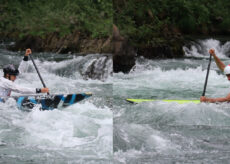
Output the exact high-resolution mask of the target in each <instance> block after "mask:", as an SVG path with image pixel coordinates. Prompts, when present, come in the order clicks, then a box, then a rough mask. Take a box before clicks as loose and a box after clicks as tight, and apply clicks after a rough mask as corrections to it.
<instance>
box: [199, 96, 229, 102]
mask: <svg viewBox="0 0 230 164" xmlns="http://www.w3.org/2000/svg"><path fill="white" fill-rule="evenodd" d="M200 102H209V103H215V102H230V94H228V95H227V96H226V97H219V98H208V97H205V96H201V97H200Z"/></svg>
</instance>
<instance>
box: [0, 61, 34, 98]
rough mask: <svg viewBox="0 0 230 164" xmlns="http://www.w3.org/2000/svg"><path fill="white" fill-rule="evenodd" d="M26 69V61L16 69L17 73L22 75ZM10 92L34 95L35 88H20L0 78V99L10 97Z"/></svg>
mask: <svg viewBox="0 0 230 164" xmlns="http://www.w3.org/2000/svg"><path fill="white" fill-rule="evenodd" d="M27 69H28V61H24V60H22V62H21V63H20V65H19V67H18V70H19V73H24V72H26V71H27ZM11 91H13V92H17V93H22V94H33V93H36V89H35V88H27V87H22V86H19V85H17V84H15V83H14V82H13V81H11V80H8V79H6V78H4V77H0V97H6V96H10V94H11Z"/></svg>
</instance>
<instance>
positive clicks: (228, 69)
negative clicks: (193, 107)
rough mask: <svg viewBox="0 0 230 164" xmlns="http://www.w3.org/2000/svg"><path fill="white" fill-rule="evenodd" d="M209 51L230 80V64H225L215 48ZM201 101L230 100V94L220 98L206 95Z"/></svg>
mask: <svg viewBox="0 0 230 164" xmlns="http://www.w3.org/2000/svg"><path fill="white" fill-rule="evenodd" d="M209 53H210V54H211V55H212V56H213V57H214V59H215V62H216V65H217V66H218V68H219V69H220V70H221V71H222V72H224V74H225V75H226V76H227V78H228V80H229V81H230V65H227V66H225V64H224V63H223V62H222V61H221V60H220V59H219V58H218V57H217V56H216V53H215V50H214V49H210V50H209ZM200 101H201V102H211V103H215V102H230V94H228V95H227V96H226V97H219V98H208V97H205V96H201V97H200Z"/></svg>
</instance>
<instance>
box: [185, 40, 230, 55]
mask: <svg viewBox="0 0 230 164" xmlns="http://www.w3.org/2000/svg"><path fill="white" fill-rule="evenodd" d="M211 48H214V49H215V52H216V54H217V56H218V57H220V58H227V55H228V54H227V52H229V51H230V42H226V43H225V44H223V45H221V42H220V41H218V40H215V39H206V40H199V41H198V43H194V44H193V45H192V46H191V47H190V48H189V47H186V46H184V47H183V50H184V52H185V56H187V57H209V53H208V52H209V49H211Z"/></svg>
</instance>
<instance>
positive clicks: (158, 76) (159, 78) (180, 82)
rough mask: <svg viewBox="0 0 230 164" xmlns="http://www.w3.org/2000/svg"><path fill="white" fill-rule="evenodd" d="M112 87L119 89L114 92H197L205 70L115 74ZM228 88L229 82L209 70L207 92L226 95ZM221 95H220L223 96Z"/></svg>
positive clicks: (202, 83) (158, 69)
mask: <svg viewBox="0 0 230 164" xmlns="http://www.w3.org/2000/svg"><path fill="white" fill-rule="evenodd" d="M115 77H116V78H114V87H115V88H120V89H114V92H117V90H118V91H119V92H125V90H124V89H121V88H125V89H129V90H141V89H146V91H147V90H154V89H163V90H172V89H173V88H174V89H175V90H181V89H182V90H188V89H190V90H197V91H199V90H200V91H202V90H203V85H204V81H205V77H206V70H202V68H201V67H197V68H189V69H185V70H183V69H180V68H179V69H175V70H162V69H161V68H155V69H153V70H146V71H144V72H134V73H130V74H128V75H125V76H124V75H122V74H115ZM228 86H229V82H228V80H227V79H226V77H225V76H224V75H219V74H217V72H216V71H214V70H210V73H209V79H208V87H207V91H210V90H211V92H213V93H214V94H215V93H216V92H218V93H220V90H216V89H215V88H217V87H218V88H220V89H221V92H223V93H224V94H226V93H227V90H226V88H227V87H228ZM223 93H222V94H223Z"/></svg>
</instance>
